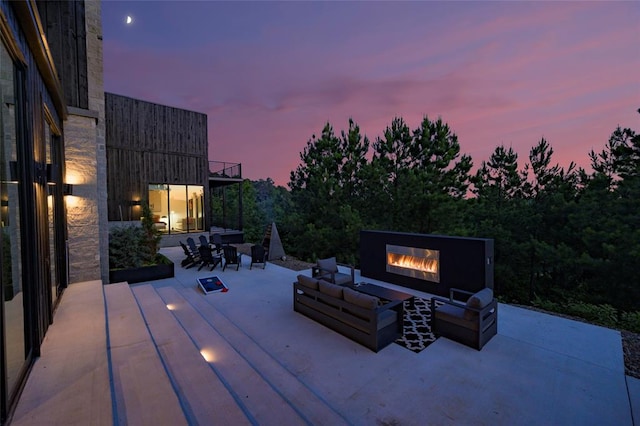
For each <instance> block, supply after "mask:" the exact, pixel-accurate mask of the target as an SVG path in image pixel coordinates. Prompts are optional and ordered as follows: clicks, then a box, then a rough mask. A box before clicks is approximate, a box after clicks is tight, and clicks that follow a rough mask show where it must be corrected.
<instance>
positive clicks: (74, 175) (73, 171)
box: [64, 1, 109, 283]
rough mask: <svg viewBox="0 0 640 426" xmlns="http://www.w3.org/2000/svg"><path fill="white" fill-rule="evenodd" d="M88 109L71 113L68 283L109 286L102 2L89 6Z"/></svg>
mask: <svg viewBox="0 0 640 426" xmlns="http://www.w3.org/2000/svg"><path fill="white" fill-rule="evenodd" d="M85 7H86V9H85V25H86V31H87V67H88V69H87V75H88V91H89V109H88V110H82V109H77V108H69V117H68V119H67V121H66V122H65V126H64V132H65V157H66V158H65V161H66V163H65V166H66V176H65V182H67V183H71V184H73V185H74V188H73V196H67V197H66V203H67V221H68V235H69V282H70V283H74V282H80V281H87V280H95V279H102V281H103V282H105V283H106V282H109V258H108V256H109V230H108V224H107V184H106V182H107V179H106V176H107V172H106V171H107V158H106V150H105V120H104V78H103V59H102V22H101V10H100V9H101V5H100V2H94V1H87V2H85Z"/></svg>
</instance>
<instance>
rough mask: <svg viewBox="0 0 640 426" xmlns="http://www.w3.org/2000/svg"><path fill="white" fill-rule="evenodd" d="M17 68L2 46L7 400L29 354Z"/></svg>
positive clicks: (2, 330)
mask: <svg viewBox="0 0 640 426" xmlns="http://www.w3.org/2000/svg"><path fill="white" fill-rule="evenodd" d="M14 71H15V68H14V65H13V61H12V59H11V57H10V56H9V54H8V52H7V50H6V48H5V46H4V45H3V44H2V43H0V138H1V139H0V201H1V202H2V203H1V206H0V238H1V245H0V271H1V272H2V273H1V274H0V283H1V290H2V291H1V293H2V303H3V306H2V309H1V310H0V312H1V313H2V315H0V347H1V349H2V352H1V355H0V360H1V361H2V364H4V365H0V368H3V371H4V372H5V373H4V375H0V376H2V377H3V378H4V379H5V381H6V382H5V383H4V384H2V383H0V385H3V386H6V388H5V389H6V390H7V393H8V396H9V397H8V398H7V399H4V398H3V401H2V405H3V410H2V411H3V413H2V415H3V416H4V414H5V413H4V411H6V406H5V404H6V403H7V402H8V401H9V400H10V399H11V398H12V397H14V396H15V395H16V391H17V389H18V384H19V379H20V375H21V372H22V371H23V369H24V368H25V365H26V359H27V356H28V353H29V345H28V341H27V340H26V339H25V318H26V317H25V305H24V302H25V301H24V297H23V296H24V288H23V281H22V261H21V257H20V247H21V246H22V245H21V241H22V237H23V233H22V229H21V226H20V200H19V185H20V183H19V162H18V143H17V129H16V109H17V108H16V101H17V100H16V96H15V88H16V82H15V81H14V78H15V76H16V75H15V73H14ZM3 397H4V395H3Z"/></svg>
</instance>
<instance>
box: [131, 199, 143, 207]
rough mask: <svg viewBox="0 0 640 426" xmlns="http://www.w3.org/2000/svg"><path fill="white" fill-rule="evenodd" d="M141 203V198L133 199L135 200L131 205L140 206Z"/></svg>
mask: <svg viewBox="0 0 640 426" xmlns="http://www.w3.org/2000/svg"><path fill="white" fill-rule="evenodd" d="M141 204H142V203H141V202H140V200H133V201H132V202H131V205H132V206H139V205H141Z"/></svg>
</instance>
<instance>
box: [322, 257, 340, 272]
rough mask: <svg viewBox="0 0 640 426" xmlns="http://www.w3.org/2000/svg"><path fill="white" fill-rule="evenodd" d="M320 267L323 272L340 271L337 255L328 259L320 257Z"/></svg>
mask: <svg viewBox="0 0 640 426" xmlns="http://www.w3.org/2000/svg"><path fill="white" fill-rule="evenodd" d="M318 268H320V269H321V270H322V271H323V272H338V263H337V262H336V258H335V257H330V258H328V259H318Z"/></svg>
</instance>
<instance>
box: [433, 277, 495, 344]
mask: <svg viewBox="0 0 640 426" xmlns="http://www.w3.org/2000/svg"><path fill="white" fill-rule="evenodd" d="M461 296H462V297H461ZM461 299H462V300H461ZM436 302H440V303H436ZM431 318H432V321H433V323H432V324H433V327H432V329H433V330H434V332H435V334H436V335H437V336H444V337H447V338H449V339H451V340H455V341H456V342H459V343H462V344H464V345H467V346H470V347H472V348H475V349H477V350H481V349H482V347H483V346H484V345H485V344H486V343H487V342H488V341H489V340H491V338H492V337H493V336H495V335H496V333H497V332H498V302H497V301H496V299H494V298H493V290H491V289H490V288H484V289H482V290H480V291H478V292H477V293H471V292H468V291H464V290H460V289H457V288H451V289H450V290H449V298H448V299H445V298H442V297H437V296H434V297H432V298H431Z"/></svg>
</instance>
